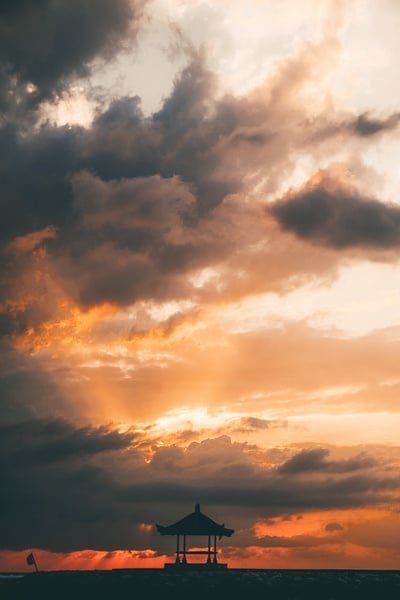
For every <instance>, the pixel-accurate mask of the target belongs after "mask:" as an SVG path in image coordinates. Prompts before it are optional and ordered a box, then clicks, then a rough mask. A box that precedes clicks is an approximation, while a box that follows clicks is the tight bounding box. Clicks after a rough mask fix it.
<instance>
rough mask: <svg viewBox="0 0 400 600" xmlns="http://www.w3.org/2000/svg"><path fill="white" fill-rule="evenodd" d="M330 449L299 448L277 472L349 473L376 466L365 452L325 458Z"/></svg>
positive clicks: (292, 473)
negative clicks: (337, 458) (350, 456)
mask: <svg viewBox="0 0 400 600" xmlns="http://www.w3.org/2000/svg"><path fill="white" fill-rule="evenodd" d="M329 454H330V451H329V450H328V449H326V448H310V449H307V448H306V449H304V450H301V451H300V452H299V453H298V454H295V455H294V456H292V458H289V460H287V461H286V462H284V463H283V464H282V465H280V467H279V468H278V473H284V474H290V475H298V474H301V473H307V472H318V471H323V472H325V473H350V472H352V471H359V470H364V469H370V468H372V467H375V466H377V462H376V460H375V459H374V458H373V457H372V456H368V455H367V454H365V453H361V454H358V455H357V456H354V457H352V458H349V459H343V460H327V459H328V456H329Z"/></svg>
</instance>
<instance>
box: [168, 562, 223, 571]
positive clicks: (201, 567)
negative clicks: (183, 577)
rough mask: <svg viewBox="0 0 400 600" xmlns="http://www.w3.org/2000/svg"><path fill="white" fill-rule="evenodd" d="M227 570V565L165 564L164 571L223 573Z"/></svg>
mask: <svg viewBox="0 0 400 600" xmlns="http://www.w3.org/2000/svg"><path fill="white" fill-rule="evenodd" d="M227 568H228V565H227V563H217V564H214V563H186V564H185V563H165V564H164V569H172V570H175V571H223V570H226V569H227Z"/></svg>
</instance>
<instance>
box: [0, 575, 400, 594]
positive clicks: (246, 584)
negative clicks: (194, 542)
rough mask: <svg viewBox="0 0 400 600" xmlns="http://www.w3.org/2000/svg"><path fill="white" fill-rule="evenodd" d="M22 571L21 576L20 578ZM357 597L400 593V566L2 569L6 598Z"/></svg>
mask: <svg viewBox="0 0 400 600" xmlns="http://www.w3.org/2000/svg"><path fill="white" fill-rule="evenodd" d="M18 575H19V577H18ZM214 597H215V598H219V599H225V598H227V599H232V600H233V599H234V598H237V597H241V598H244V599H245V600H250V599H251V600H252V599H253V598H268V599H269V600H317V599H318V600H347V599H349V600H350V599H351V600H355V599H360V600H361V599H363V600H366V599H369V598H374V599H376V598H378V599H379V600H391V599H392V598H393V599H396V600H398V599H399V598H400V571H399V570H385V571H382V570H349V569H348V570H345V569H332V570H325V569H324V570H322V569H321V570H306V569H304V570H303V569H288V570H283V569H280V570H278V569H229V570H226V571H212V570H204V569H202V570H191V569H190V570H185V569H183V570H182V569H179V570H178V569H177V570H176V571H175V570H171V569H166V570H164V569H116V570H112V571H48V572H42V573H0V598H2V599H4V600H9V599H10V600H12V599H13V598H16V599H24V600H25V599H26V600H36V598H38V599H40V600H46V599H48V598H49V599H50V598H51V599H54V600H58V599H64V598H65V599H67V598H68V599H71V600H78V599H80V598H85V599H87V598H90V599H92V598H94V599H100V598H101V599H102V598H109V599H116V600H117V599H119V598H121V599H125V598H127V599H128V598H129V599H134V598H145V599H146V600H147V599H149V600H150V599H152V598H160V599H168V598H175V599H176V598H187V599H188V600H190V599H193V598H202V599H204V600H209V599H210V598H214Z"/></svg>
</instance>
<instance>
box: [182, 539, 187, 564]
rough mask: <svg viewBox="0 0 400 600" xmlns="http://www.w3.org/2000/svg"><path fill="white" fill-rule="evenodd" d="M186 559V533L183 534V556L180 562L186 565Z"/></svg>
mask: <svg viewBox="0 0 400 600" xmlns="http://www.w3.org/2000/svg"><path fill="white" fill-rule="evenodd" d="M186 563H187V560H186V535H184V536H183V558H182V564H184V565H186Z"/></svg>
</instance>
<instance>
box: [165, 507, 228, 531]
mask: <svg viewBox="0 0 400 600" xmlns="http://www.w3.org/2000/svg"><path fill="white" fill-rule="evenodd" d="M156 527H157V530H158V532H159V533H161V535H217V536H218V537H222V536H226V537H230V536H231V535H232V533H233V532H234V529H227V528H226V527H225V525H224V524H222V525H220V524H219V523H216V522H215V521H213V520H212V519H210V517H207V515H205V514H204V513H202V512H201V511H200V504H196V505H195V510H194V512H192V513H190V515H187V516H186V517H184V518H183V519H181V520H180V521H177V522H176V523H174V524H173V525H168V526H167V527H163V526H162V525H156Z"/></svg>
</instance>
